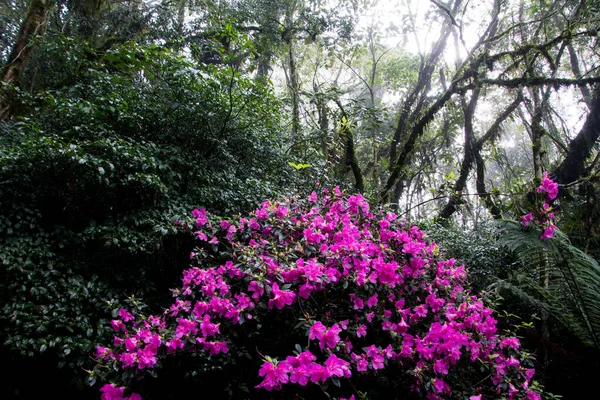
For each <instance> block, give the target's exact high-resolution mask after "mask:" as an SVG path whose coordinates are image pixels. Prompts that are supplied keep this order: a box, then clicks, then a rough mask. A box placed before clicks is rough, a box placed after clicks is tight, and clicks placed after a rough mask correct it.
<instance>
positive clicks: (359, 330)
mask: <svg viewBox="0 0 600 400" xmlns="http://www.w3.org/2000/svg"><path fill="white" fill-rule="evenodd" d="M356 336H357V337H363V336H367V327H366V326H365V325H364V324H363V325H360V326H359V327H358V328H356Z"/></svg>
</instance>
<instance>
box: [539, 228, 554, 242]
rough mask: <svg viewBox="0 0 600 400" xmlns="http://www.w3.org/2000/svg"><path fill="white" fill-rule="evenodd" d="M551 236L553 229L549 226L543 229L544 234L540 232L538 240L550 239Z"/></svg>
mask: <svg viewBox="0 0 600 400" xmlns="http://www.w3.org/2000/svg"><path fill="white" fill-rule="evenodd" d="M552 236H554V228H553V227H551V226H549V227H547V228H546V229H544V232H542V235H541V236H540V239H542V240H546V239H550V238H551V237H552Z"/></svg>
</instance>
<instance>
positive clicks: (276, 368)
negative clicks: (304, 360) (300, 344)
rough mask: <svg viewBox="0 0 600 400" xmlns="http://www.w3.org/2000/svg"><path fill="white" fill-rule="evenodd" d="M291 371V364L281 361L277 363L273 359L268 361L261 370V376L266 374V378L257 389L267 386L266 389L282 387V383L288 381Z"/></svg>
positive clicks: (259, 372)
mask: <svg viewBox="0 0 600 400" xmlns="http://www.w3.org/2000/svg"><path fill="white" fill-rule="evenodd" d="M290 371H291V367H290V365H289V364H288V363H287V362H285V361H281V362H279V363H278V364H277V365H275V364H273V362H271V361H266V362H265V363H264V364H263V365H262V367H261V368H260V371H258V375H259V376H264V380H263V381H262V382H261V383H260V384H259V385H257V386H255V387H256V388H257V389H260V388H265V389H266V390H269V391H270V390H273V389H281V384H282V383H288V381H289V378H288V373H289V372H290Z"/></svg>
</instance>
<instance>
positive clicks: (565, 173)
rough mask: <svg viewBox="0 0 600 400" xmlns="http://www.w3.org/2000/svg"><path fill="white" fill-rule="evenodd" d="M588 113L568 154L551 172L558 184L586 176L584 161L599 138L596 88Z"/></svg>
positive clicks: (599, 100)
mask: <svg viewBox="0 0 600 400" xmlns="http://www.w3.org/2000/svg"><path fill="white" fill-rule="evenodd" d="M592 99H593V100H592V104H591V105H590V112H589V114H588V116H587V119H586V120H585V123H584V125H583V128H581V130H580V131H579V133H578V134H577V136H576V137H575V139H573V140H572V141H571V143H569V152H568V153H567V156H566V157H565V159H564V160H563V161H562V163H560V165H559V166H558V167H557V168H556V169H555V170H554V171H552V175H554V176H555V177H556V181H557V182H558V183H562V184H566V183H571V182H574V181H576V180H577V179H580V178H582V177H584V176H585V175H587V173H588V171H587V168H586V166H585V161H586V160H587V159H588V157H589V156H590V155H591V154H592V151H593V149H594V144H595V143H596V142H597V141H598V138H599V137H600V90H599V89H598V88H596V90H595V92H594V94H593V96H592Z"/></svg>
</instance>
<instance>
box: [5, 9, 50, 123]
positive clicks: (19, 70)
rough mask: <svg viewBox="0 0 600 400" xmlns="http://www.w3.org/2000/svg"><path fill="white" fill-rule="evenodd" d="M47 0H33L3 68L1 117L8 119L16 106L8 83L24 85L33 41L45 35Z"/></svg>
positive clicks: (17, 85)
mask: <svg viewBox="0 0 600 400" xmlns="http://www.w3.org/2000/svg"><path fill="white" fill-rule="evenodd" d="M47 11H48V10H47V4H46V0H31V2H30V4H29V8H28V9H27V14H26V15H25V19H24V20H23V22H22V24H21V29H20V30H19V35H18V36H17V40H16V41H15V44H14V45H13V48H12V50H11V52H10V55H9V56H8V60H7V64H6V65H5V66H4V68H3V69H2V76H0V80H1V81H2V83H3V84H4V85H3V88H2V89H0V119H1V120H3V121H7V120H9V119H11V118H12V116H13V113H14V108H13V104H12V99H11V98H10V97H11V96H10V94H9V93H7V89H6V85H12V86H16V87H22V85H23V74H24V72H25V66H26V65H27V62H28V61H29V56H30V54H31V49H32V41H33V39H34V38H35V37H37V36H43V35H44V30H45V28H46V20H47V18H46V17H47Z"/></svg>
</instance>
